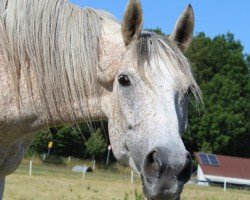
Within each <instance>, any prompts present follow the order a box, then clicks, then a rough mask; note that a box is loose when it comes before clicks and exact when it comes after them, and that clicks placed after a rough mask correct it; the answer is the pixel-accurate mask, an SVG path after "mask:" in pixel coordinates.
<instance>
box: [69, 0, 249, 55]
mask: <svg viewBox="0 0 250 200" xmlns="http://www.w3.org/2000/svg"><path fill="white" fill-rule="evenodd" d="M70 1H71V2H72V3H74V4H76V5H78V6H81V7H92V8H97V9H103V10H106V11H108V12H110V13H112V14H113V15H114V16H115V17H116V18H117V19H118V20H119V21H122V18H123V14H124V9H125V7H126V5H127V3H128V0H70ZM190 3H191V5H192V6H193V9H194V13H195V30H194V33H195V34H197V33H199V32H205V34H206V35H207V36H209V37H214V36H216V35H219V34H225V33H227V32H231V33H233V34H234V35H235V38H236V39H237V40H239V41H240V42H241V43H242V44H243V46H244V53H248V54H250V0H141V4H142V8H143V12H144V28H156V27H159V28H161V29H162V30H163V32H165V33H167V34H169V33H171V32H172V30H173V28H174V26H175V23H176V21H177V19H178V17H179V15H180V14H181V13H182V11H183V10H184V9H185V7H186V6H187V5H188V4H190Z"/></svg>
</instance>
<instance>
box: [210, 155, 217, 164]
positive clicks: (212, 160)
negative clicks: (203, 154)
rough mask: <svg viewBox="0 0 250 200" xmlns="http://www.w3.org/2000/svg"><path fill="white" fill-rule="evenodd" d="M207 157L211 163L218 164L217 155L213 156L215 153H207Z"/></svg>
mask: <svg viewBox="0 0 250 200" xmlns="http://www.w3.org/2000/svg"><path fill="white" fill-rule="evenodd" d="M208 159H209V161H210V164H211V165H214V166H219V162H218V159H217V156H215V155H208Z"/></svg>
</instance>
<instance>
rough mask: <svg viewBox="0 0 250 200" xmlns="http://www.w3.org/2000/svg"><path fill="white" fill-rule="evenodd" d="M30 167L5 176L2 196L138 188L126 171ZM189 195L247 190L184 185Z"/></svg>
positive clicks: (209, 197) (46, 197)
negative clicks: (30, 170) (30, 172)
mask: <svg viewBox="0 0 250 200" xmlns="http://www.w3.org/2000/svg"><path fill="white" fill-rule="evenodd" d="M33 169H34V170H33V175H32V176H28V166H27V164H22V165H21V166H20V167H19V169H18V170H17V171H16V172H15V173H14V174H12V175H10V176H8V177H7V184H6V190H5V195H4V200H57V199H58V200H75V199H76V200H77V199H83V200H125V199H126V200H134V199H135V197H134V193H135V190H137V191H138V192H141V189H140V181H139V179H138V178H137V179H136V180H135V183H134V184H131V183H130V175H129V173H128V172H123V173H113V172H111V171H108V170H98V171H96V172H94V173H89V174H87V175H86V177H85V179H84V180H83V179H82V175H81V174H72V173H71V170H70V168H62V167H52V166H44V165H40V166H39V165H36V167H34V168H33ZM125 171H126V170H125ZM126 196H127V198H125V197H126ZM190 199H191V200H224V199H225V200H248V199H250V192H249V191H246V190H232V189H231V190H228V191H227V192H223V188H217V187H204V186H196V185H187V186H186V187H185V189H184V192H183V194H182V200H190Z"/></svg>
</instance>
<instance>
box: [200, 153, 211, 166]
mask: <svg viewBox="0 0 250 200" xmlns="http://www.w3.org/2000/svg"><path fill="white" fill-rule="evenodd" d="M199 156H200V160H201V163H202V164H203V165H210V163H209V160H208V157H207V154H204V153H199Z"/></svg>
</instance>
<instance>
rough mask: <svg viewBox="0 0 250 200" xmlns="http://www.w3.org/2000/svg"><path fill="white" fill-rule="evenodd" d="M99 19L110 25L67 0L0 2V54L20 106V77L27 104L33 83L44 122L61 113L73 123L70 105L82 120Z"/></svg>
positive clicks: (92, 90)
mask: <svg viewBox="0 0 250 200" xmlns="http://www.w3.org/2000/svg"><path fill="white" fill-rule="evenodd" d="M104 19H110V20H114V21H115V19H114V18H113V16H112V15H111V14H109V13H107V12H105V11H100V10H93V9H90V8H86V9H82V8H79V7H77V6H75V5H73V4H71V3H69V2H68V1H67V0H32V1H31V0H0V35H1V37H0V49H1V52H0V53H2V54H3V56H4V58H5V60H6V62H7V66H8V70H9V71H10V73H11V74H12V77H11V78H12V79H13V82H14V84H15V89H16V97H17V101H18V102H19V104H20V101H21V100H20V99H21V97H20V74H21V73H22V74H23V76H24V77H25V78H24V79H25V80H26V87H27V88H28V91H29V96H30V97H31V101H32V102H34V101H35V100H34V98H33V96H34V94H33V92H34V91H33V86H32V84H31V79H32V78H34V79H35V81H36V82H37V85H38V89H39V96H40V97H41V98H42V104H43V112H46V116H47V118H48V120H49V119H51V118H52V116H51V110H53V111H54V112H56V113H57V115H58V116H59V117H61V112H62V110H60V108H63V109H64V113H65V111H66V113H68V116H69V119H74V118H75V117H74V116H75V113H74V112H73V110H74V109H73V106H75V105H74V103H75V102H77V104H78V106H79V107H80V108H81V112H83V113H84V114H85V115H86V112H87V111H88V103H87V97H96V96H97V92H98V91H97V75H96V74H97V73H96V68H97V66H98V64H99V63H98V59H97V57H98V48H99V39H100V37H101V32H102V20H104ZM31 69H32V70H31ZM31 71H32V74H31ZM55 94H56V95H55ZM34 106H35V104H34V103H33V107H34ZM20 109H21V108H20ZM34 109H36V108H35V107H34ZM86 120H88V119H86Z"/></svg>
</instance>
